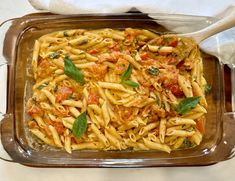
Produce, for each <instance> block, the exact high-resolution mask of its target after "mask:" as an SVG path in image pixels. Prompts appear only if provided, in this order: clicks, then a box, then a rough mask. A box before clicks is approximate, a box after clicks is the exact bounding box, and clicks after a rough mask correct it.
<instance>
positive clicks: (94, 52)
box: [88, 49, 99, 54]
mask: <svg viewBox="0 0 235 181" xmlns="http://www.w3.org/2000/svg"><path fill="white" fill-rule="evenodd" d="M88 53H90V54H97V53H99V50H97V49H91V50H89V51H88Z"/></svg>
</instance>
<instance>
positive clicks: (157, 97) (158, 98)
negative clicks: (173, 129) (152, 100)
mask: <svg viewBox="0 0 235 181" xmlns="http://www.w3.org/2000/svg"><path fill="white" fill-rule="evenodd" d="M156 103H157V105H159V106H161V99H160V97H159V96H157V95H156Z"/></svg>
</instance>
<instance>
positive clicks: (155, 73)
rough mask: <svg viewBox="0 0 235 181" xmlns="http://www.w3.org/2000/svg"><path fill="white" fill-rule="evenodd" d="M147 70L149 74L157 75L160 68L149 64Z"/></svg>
mask: <svg viewBox="0 0 235 181" xmlns="http://www.w3.org/2000/svg"><path fill="white" fill-rule="evenodd" d="M147 72H148V73H149V74H150V75H153V76H158V74H159V73H160V70H159V69H158V68H156V67H153V66H151V68H150V69H147Z"/></svg>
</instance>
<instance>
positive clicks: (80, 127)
mask: <svg viewBox="0 0 235 181" xmlns="http://www.w3.org/2000/svg"><path fill="white" fill-rule="evenodd" d="M86 128H87V118H86V112H83V113H81V114H80V115H79V116H78V117H77V118H76V119H75V121H74V123H73V129H72V131H73V134H74V136H75V137H76V138H81V137H82V136H83V134H84V133H85V131H86Z"/></svg>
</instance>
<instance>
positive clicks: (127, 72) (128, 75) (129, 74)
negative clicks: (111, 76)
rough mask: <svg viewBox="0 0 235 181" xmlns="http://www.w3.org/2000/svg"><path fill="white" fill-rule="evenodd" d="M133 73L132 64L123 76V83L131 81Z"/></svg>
mask: <svg viewBox="0 0 235 181" xmlns="http://www.w3.org/2000/svg"><path fill="white" fill-rule="evenodd" d="M131 72H132V67H131V64H129V65H128V67H127V69H126V71H125V72H124V73H123V74H122V75H121V81H122V82H123V81H125V80H127V79H129V77H130V76H131Z"/></svg>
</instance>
